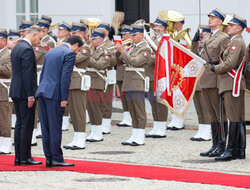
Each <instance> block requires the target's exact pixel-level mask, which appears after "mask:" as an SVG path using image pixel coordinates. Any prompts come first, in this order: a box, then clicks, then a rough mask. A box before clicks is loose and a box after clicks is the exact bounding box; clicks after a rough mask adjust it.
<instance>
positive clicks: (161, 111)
mask: <svg viewBox="0 0 250 190" xmlns="http://www.w3.org/2000/svg"><path fill="white" fill-rule="evenodd" d="M148 99H149V102H150V105H151V108H152V114H153V118H154V121H167V119H168V108H167V106H165V105H163V104H161V103H160V102H158V101H157V97H156V96H155V95H154V81H150V88H149V93H148Z"/></svg>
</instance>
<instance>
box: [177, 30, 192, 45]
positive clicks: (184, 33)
mask: <svg viewBox="0 0 250 190" xmlns="http://www.w3.org/2000/svg"><path fill="white" fill-rule="evenodd" d="M190 31H191V29H190V28H186V29H184V30H182V31H181V32H179V33H178V34H177V35H176V36H175V37H174V40H175V41H179V40H184V41H186V43H187V47H188V49H190V48H191V45H192V39H191V37H190V35H189V33H190Z"/></svg>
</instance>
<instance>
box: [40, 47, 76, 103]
mask: <svg viewBox="0 0 250 190" xmlns="http://www.w3.org/2000/svg"><path fill="white" fill-rule="evenodd" d="M75 57H76V55H75V53H74V52H73V51H72V50H71V49H70V48H69V46H68V45H67V44H63V45H61V46H59V47H56V48H53V49H51V50H50V51H49V52H48V53H47V54H46V56H45V59H44V63H43V70H42V73H41V78H40V85H39V88H38V89H37V92H36V97H39V96H42V97H45V98H48V99H53V100H56V101H62V100H68V92H69V85H70V81H71V74H72V71H73V68H74V62H75Z"/></svg>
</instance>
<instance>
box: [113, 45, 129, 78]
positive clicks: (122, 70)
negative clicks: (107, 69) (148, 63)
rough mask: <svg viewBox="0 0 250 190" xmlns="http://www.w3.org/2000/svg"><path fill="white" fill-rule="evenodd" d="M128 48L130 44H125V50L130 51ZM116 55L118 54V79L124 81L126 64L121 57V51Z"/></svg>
mask: <svg viewBox="0 0 250 190" xmlns="http://www.w3.org/2000/svg"><path fill="white" fill-rule="evenodd" d="M128 48H129V46H125V47H124V51H128V50H129V49H128ZM116 56H117V62H116V64H117V68H116V81H123V79H124V73H125V65H124V63H123V62H122V61H121V60H120V59H119V56H120V53H117V54H116Z"/></svg>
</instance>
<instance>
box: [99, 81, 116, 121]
mask: <svg viewBox="0 0 250 190" xmlns="http://www.w3.org/2000/svg"><path fill="white" fill-rule="evenodd" d="M113 92H114V85H113V84H111V85H108V87H107V90H106V92H103V94H104V99H103V102H102V113H103V115H102V117H103V118H105V119H111V115H112V102H113Z"/></svg>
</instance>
